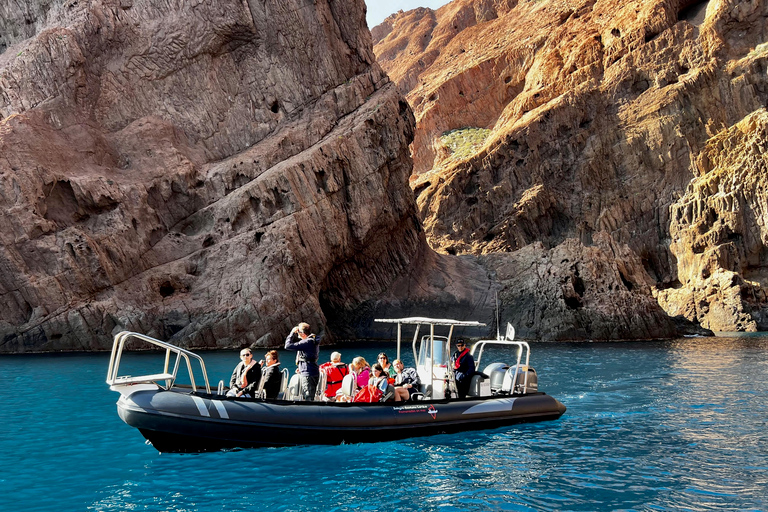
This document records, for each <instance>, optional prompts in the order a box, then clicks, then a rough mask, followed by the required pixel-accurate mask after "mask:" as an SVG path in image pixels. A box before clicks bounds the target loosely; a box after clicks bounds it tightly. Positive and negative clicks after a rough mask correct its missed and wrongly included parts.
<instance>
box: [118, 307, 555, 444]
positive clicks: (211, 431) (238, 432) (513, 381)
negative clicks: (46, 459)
mask: <svg viewBox="0 0 768 512" xmlns="http://www.w3.org/2000/svg"><path fill="white" fill-rule="evenodd" d="M377 322H386V323H393V324H397V333H398V339H397V342H398V344H397V353H398V358H399V357H400V347H401V333H402V327H403V326H415V334H414V336H413V343H412V349H413V354H414V360H415V361H416V363H417V371H418V373H419V377H420V379H421V383H422V384H421V386H422V387H421V389H420V393H419V394H417V395H416V396H418V397H419V398H420V399H419V400H415V401H408V402H394V401H388V402H377V403H360V402H341V401H339V402H328V401H325V400H323V391H324V389H325V383H324V379H323V377H324V376H321V381H320V383H319V385H318V393H317V396H316V399H315V401H301V400H299V399H298V398H299V392H298V382H296V380H297V379H296V376H294V379H292V380H291V382H290V383H289V379H288V371H287V370H285V369H284V370H283V382H282V386H281V388H282V390H281V392H280V394H279V395H278V398H277V399H275V400H270V399H265V398H262V396H263V391H262V390H259V392H257V397H256V398H242V397H240V398H235V397H227V396H225V395H226V391H227V389H226V388H224V386H223V383H219V386H218V389H215V390H213V391H212V390H211V387H210V384H209V382H208V375H207V372H206V369H205V363H204V361H203V359H202V358H201V357H200V356H199V355H197V354H195V353H193V352H190V351H188V350H185V349H183V348H181V347H177V346H175V345H171V344H169V343H166V342H163V341H160V340H156V339H153V338H150V337H148V336H145V335H142V334H138V333H133V332H127V331H124V332H121V333H119V334H117V335H116V336H115V339H114V344H113V347H112V355H111V358H110V362H109V369H108V373H107V384H109V385H110V389H112V390H114V391H117V392H119V393H120V399H119V400H118V402H117V411H118V414H119V415H120V418H122V420H123V421H125V423H127V424H128V425H130V426H132V427H135V428H137V429H139V431H140V432H141V433H142V435H144V437H145V438H146V439H147V440H149V441H150V442H151V443H152V445H153V446H154V447H155V448H156V449H157V450H158V451H161V452H201V451H213V450H220V449H226V448H250V447H259V446H285V445H301V444H341V443H360V442H377V441H389V440H393V439H402V438H409V437H416V436H426V435H433V434H441V433H451V432H458V431H463V430H474V429H487V428H495V427H499V426H504V425H510V424H515V423H522V422H533V421H543V420H554V419H557V418H559V417H560V416H562V414H563V413H564V412H565V406H564V405H563V404H562V403H560V402H559V401H558V400H556V399H555V398H553V397H550V396H548V395H547V394H545V393H542V392H540V391H539V390H538V382H537V376H536V372H535V370H534V369H533V368H531V367H530V366H529V362H530V361H529V360H530V347H529V345H528V344H527V343H525V342H521V341H515V340H514V329H513V328H512V326H511V325H510V326H508V328H507V333H506V335H505V336H504V337H503V338H502V337H501V336H497V339H495V340H480V341H478V342H477V343H475V344H474V345H473V346H472V350H471V351H472V355H473V356H474V358H475V360H476V361H477V368H478V369H480V368H483V371H482V372H481V373H480V372H478V373H476V375H474V377H472V382H471V385H470V390H469V394H468V396H467V397H466V398H461V399H459V398H456V396H457V394H456V387H455V382H453V372H452V371H449V361H450V353H449V351H450V347H451V337H452V335H453V331H454V328H455V327H479V326H482V325H483V324H481V323H479V322H468V321H460V320H449V319H431V318H422V317H412V318H400V319H384V320H377ZM421 327H426V328H427V329H428V332H427V333H426V334H424V335H423V336H421V338H419V331H420V329H421ZM436 327H441V328H448V334H447V335H446V336H438V335H435V328H436ZM129 341H141V342H144V343H146V344H149V345H151V346H154V347H160V348H162V349H164V353H165V358H164V364H163V369H162V372H160V373H156V374H149V375H139V376H128V375H126V376H120V375H119V367H120V362H121V359H122V356H123V353H124V351H125V347H126V343H127V342H129ZM489 346H493V347H495V349H496V350H495V352H497V353H498V352H499V351H500V349H504V350H505V352H506V353H507V354H508V356H509V359H508V361H504V362H494V363H491V364H488V365H486V366H485V367H482V366H480V365H481V363H482V356H483V351H484V350H485V349H486V347H489ZM509 361H511V362H512V364H509ZM182 362H183V364H184V366H185V368H186V370H187V372H188V373H189V380H190V384H189V385H181V384H178V383H177V376H178V373H179V370H180V368H181V365H182ZM193 362H194V363H195V364H193ZM198 368H199V375H197V374H196V370H197V369H198ZM196 378H197V379H201V380H202V383H200V385H198V384H197V383H196ZM353 386H354V379H353V378H352V377H351V376H350V378H349V379H347V382H345V383H344V384H342V390H343V392H344V393H346V394H347V395H352V393H353V390H352V388H353Z"/></svg>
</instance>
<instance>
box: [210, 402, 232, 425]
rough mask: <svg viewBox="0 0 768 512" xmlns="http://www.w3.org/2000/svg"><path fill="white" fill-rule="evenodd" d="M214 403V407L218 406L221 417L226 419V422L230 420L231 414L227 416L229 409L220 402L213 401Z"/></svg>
mask: <svg viewBox="0 0 768 512" xmlns="http://www.w3.org/2000/svg"><path fill="white" fill-rule="evenodd" d="M212 402H213V405H215V406H216V410H217V411H219V417H220V418H224V419H225V420H228V419H229V414H227V409H226V408H225V407H224V404H223V403H221V402H220V401H218V400H212Z"/></svg>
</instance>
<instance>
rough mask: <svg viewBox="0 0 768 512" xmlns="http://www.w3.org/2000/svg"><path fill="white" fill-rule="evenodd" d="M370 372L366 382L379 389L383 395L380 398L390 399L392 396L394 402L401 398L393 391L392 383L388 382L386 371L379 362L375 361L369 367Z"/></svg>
mask: <svg viewBox="0 0 768 512" xmlns="http://www.w3.org/2000/svg"><path fill="white" fill-rule="evenodd" d="M371 373H372V375H371V380H370V381H369V382H368V385H370V386H375V387H377V388H379V391H381V393H382V395H383V396H382V400H386V401H388V400H391V399H392V397H393V396H394V398H395V402H399V401H400V400H402V398H401V397H400V396H399V395H398V394H397V393H396V392H395V388H394V387H393V386H392V384H390V383H389V377H388V376H387V372H385V371H384V368H382V366H381V365H380V364H379V363H375V364H374V365H373V366H372V367H371Z"/></svg>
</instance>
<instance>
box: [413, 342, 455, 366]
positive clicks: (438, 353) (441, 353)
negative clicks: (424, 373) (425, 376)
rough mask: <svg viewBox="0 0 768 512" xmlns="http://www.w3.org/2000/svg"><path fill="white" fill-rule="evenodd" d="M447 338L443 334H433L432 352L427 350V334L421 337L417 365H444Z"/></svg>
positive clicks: (445, 361)
mask: <svg viewBox="0 0 768 512" xmlns="http://www.w3.org/2000/svg"><path fill="white" fill-rule="evenodd" d="M447 346H448V338H446V337H445V336H435V338H434V340H433V341H432V352H431V353H428V352H429V336H424V337H422V338H421V347H420V348H419V366H421V367H427V366H433V365H436V366H445V365H447V364H448V361H447V353H448V350H447Z"/></svg>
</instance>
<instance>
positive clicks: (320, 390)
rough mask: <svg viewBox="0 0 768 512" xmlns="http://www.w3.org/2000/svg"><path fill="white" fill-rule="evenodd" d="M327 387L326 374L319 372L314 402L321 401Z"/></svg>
mask: <svg viewBox="0 0 768 512" xmlns="http://www.w3.org/2000/svg"><path fill="white" fill-rule="evenodd" d="M327 385H328V374H327V373H325V372H320V377H318V379H317V389H316V390H315V398H314V399H315V402H317V401H321V402H322V401H323V398H324V397H325V388H326V387H327Z"/></svg>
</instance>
